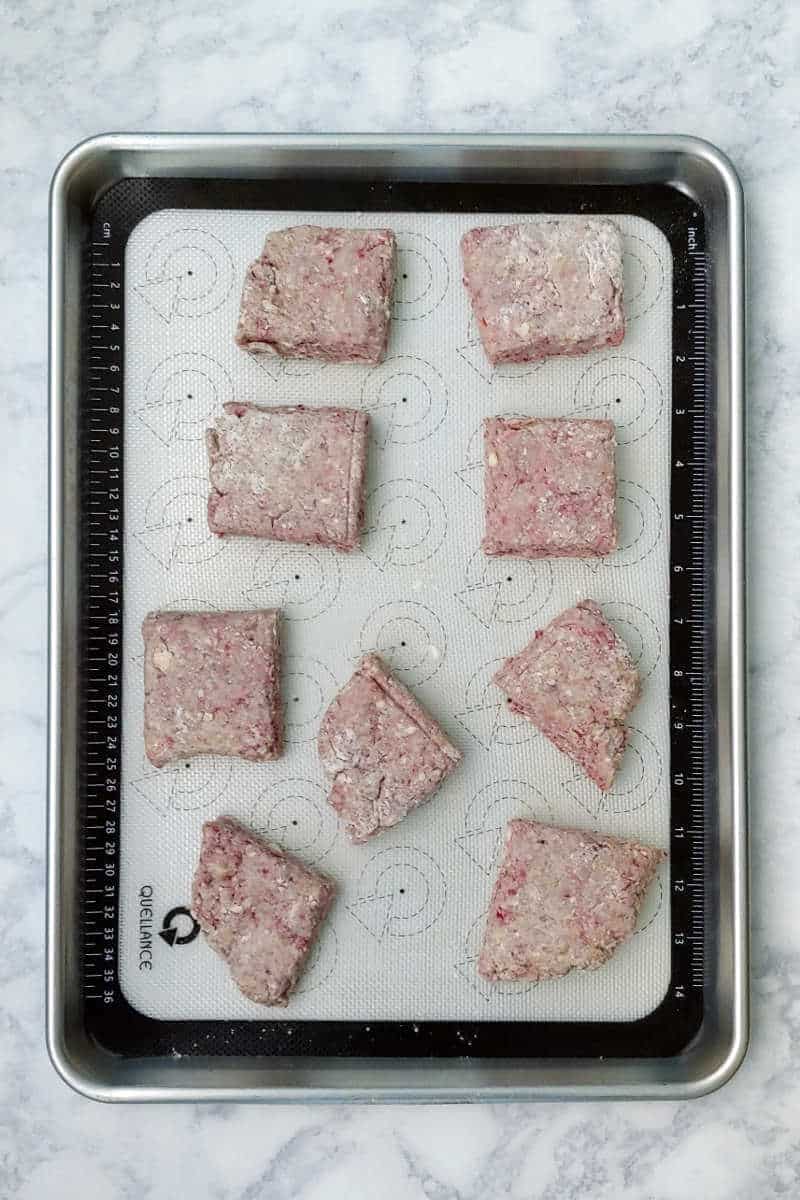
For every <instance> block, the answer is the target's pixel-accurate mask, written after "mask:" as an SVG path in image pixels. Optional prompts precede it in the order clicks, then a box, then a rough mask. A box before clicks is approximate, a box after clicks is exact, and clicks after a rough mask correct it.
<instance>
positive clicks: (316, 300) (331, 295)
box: [236, 225, 395, 363]
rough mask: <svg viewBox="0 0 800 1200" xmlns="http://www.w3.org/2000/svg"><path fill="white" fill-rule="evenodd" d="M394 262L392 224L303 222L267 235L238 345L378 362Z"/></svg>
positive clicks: (250, 277)
mask: <svg viewBox="0 0 800 1200" xmlns="http://www.w3.org/2000/svg"><path fill="white" fill-rule="evenodd" d="M394 266H395V238H394V233H393V232H392V231H391V229H325V228H321V227H319V226H316V225H298V226H295V227H294V228H292V229H281V230H279V231H278V232H276V233H270V234H268V235H267V239H266V241H265V242H264V249H263V250H262V252H261V257H260V258H258V259H256V261H255V262H254V263H253V264H252V265H251V266H250V267H249V269H248V272H247V277H246V279H245V282H244V291H243V292H242V306H241V310H240V313H239V326H238V329H237V330H236V342H237V345H239V346H242V347H243V348H244V349H245V350H259V351H266V352H268V353H272V354H280V355H283V356H285V357H288V358H321V359H326V360H327V361H328V362H365V363H378V362H380V361H381V359H382V358H383V356H384V354H385V352H386V344H387V342H388V340H389V320H390V317H391V308H392V288H393V286H394Z"/></svg>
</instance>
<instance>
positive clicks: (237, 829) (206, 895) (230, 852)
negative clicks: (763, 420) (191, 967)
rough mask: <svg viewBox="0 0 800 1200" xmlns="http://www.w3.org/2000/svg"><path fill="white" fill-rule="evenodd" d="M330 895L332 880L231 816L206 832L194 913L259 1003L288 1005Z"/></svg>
mask: <svg viewBox="0 0 800 1200" xmlns="http://www.w3.org/2000/svg"><path fill="white" fill-rule="evenodd" d="M334 893H335V888H334V885H333V884H332V883H331V881H330V880H329V879H326V878H325V877H324V876H323V875H318V874H317V872H316V871H312V870H310V868H308V867H306V866H304V865H303V864H302V863H301V862H298V860H297V859H296V858H293V857H292V856H291V855H289V854H285V853H283V851H281V850H277V849H275V848H274V847H272V846H269V845H268V844H267V843H266V842H265V841H263V840H262V839H261V838H259V837H257V836H256V835H255V834H253V833H250V832H249V831H248V830H247V829H244V828H243V827H242V826H241V825H239V824H238V822H236V821H234V820H233V819H232V818H231V817H220V818H219V819H218V820H216V821H207V822H206V823H205V825H204V826H203V841H202V845H201V848H200V859H199V861H198V864H197V870H196V872H195V876H194V885H193V888H192V912H193V913H194V916H195V918H196V920H197V922H198V924H199V925H200V928H201V929H202V930H203V933H204V934H205V935H206V938H207V940H208V943H209V945H211V946H212V947H213V948H214V950H216V952H217V953H218V954H219V955H221V956H222V958H224V959H225V961H226V963H227V964H228V968H229V970H230V973H231V976H232V977H233V980H234V982H235V983H236V986H237V987H238V988H239V989H240V990H241V991H242V992H244V994H245V996H247V997H248V998H249V999H250V1000H254V1001H255V1002H256V1003H257V1004H281V1005H283V1004H286V1002H287V1000H288V997H289V995H290V993H291V992H292V990H293V989H294V987H295V984H296V983H297V979H298V976H299V975H300V972H301V970H302V968H303V964H304V962H305V961H306V959H307V957H308V953H309V951H310V949H311V947H312V946H313V944H314V941H315V939H316V937H317V934H318V932H319V928H320V925H321V924H322V922H323V920H324V919H325V916H326V914H327V912H328V909H329V908H330V906H331V902H332V900H333V897H334Z"/></svg>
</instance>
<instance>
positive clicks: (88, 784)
mask: <svg viewBox="0 0 800 1200" xmlns="http://www.w3.org/2000/svg"><path fill="white" fill-rule="evenodd" d="M98 232H99V234H100V235H101V238H102V240H98V239H97V237H95V240H93V241H92V242H91V243H90V245H89V246H88V248H87V251H88V260H89V263H88V270H87V273H86V274H87V282H86V290H85V292H84V298H85V303H86V317H87V321H88V331H87V332H88V336H89V341H90V342H91V344H92V352H91V354H90V355H89V356H88V358H87V366H86V371H85V375H84V389H83V403H82V405H81V442H82V460H81V485H82V486H81V494H82V501H83V506H84V509H83V515H82V546H81V552H82V557H83V559H84V562H83V570H82V578H83V580H84V581H85V582H84V584H83V586H86V587H87V592H88V595H87V596H86V597H85V598H84V603H83V606H82V612H83V618H82V623H83V630H82V643H81V679H82V686H83V711H82V719H81V777H82V796H81V800H82V804H81V836H82V842H83V888H82V909H81V918H82V927H81V939H82V952H83V954H82V956H83V960H84V962H83V973H82V983H83V996H84V1000H85V1001H87V1002H90V1003H92V1004H99V1005H111V1004H113V1003H114V1001H115V999H116V998H117V995H118V992H117V907H118V894H119V878H118V860H119V793H120V705H121V682H122V646H121V637H122V633H121V630H122V575H121V571H122V564H121V558H122V449H123V415H122V386H123V385H122V376H123V365H124V358H123V355H124V339H123V334H124V327H123V324H124V323H123V305H122V291H123V275H122V258H121V255H120V256H119V257H118V256H117V255H116V253H115V250H114V246H113V238H112V227H111V225H110V223H109V222H104V223H103V225H102V226H101V228H100V230H99V231H98ZM98 342H100V343H101V344H100V345H98V344H97V343H98ZM98 941H99V943H100V945H99V946H98ZM98 959H99V960H100V961H99V962H98V961H97V960H98Z"/></svg>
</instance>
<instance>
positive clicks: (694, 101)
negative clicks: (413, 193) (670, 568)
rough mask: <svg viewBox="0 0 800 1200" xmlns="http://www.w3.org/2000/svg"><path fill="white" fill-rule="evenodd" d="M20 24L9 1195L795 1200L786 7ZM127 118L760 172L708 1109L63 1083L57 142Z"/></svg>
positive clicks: (3, 698)
mask: <svg viewBox="0 0 800 1200" xmlns="http://www.w3.org/2000/svg"><path fill="white" fill-rule="evenodd" d="M635 8H637V9H638V8H641V9H642V10H643V11H644V13H645V15H643V16H639V17H636V18H633V17H632V16H631V14H632V12H633V11H634V9H635ZM295 9H300V10H301V11H302V15H299V16H295V15H293V14H294V11H295ZM0 11H1V12H2V13H3V15H4V18H5V20H4V22H3V26H4V28H3V35H2V41H0V77H2V79H3V84H4V86H3V89H2V92H3V103H2V106H1V107H0V172H1V173H2V174H1V176H0V177H1V179H2V185H1V186H2V194H1V196H0V213H1V214H2V218H1V220H0V226H1V228H2V235H1V236H2V250H1V251H0V314H1V315H2V327H3V329H4V331H5V335H4V348H3V353H2V355H0V372H2V398H3V405H4V419H3V444H4V446H5V450H4V452H3V469H2V471H0V507H1V508H2V511H4V512H5V513H6V519H5V520H4V521H3V525H2V533H1V534H0V538H2V559H1V560H0V646H1V647H2V677H3V688H2V693H1V694H0V828H1V829H2V836H0V946H1V947H2V949H1V950H0V1064H2V1066H0V1196H15V1197H19V1198H20V1200H40V1198H45V1197H50V1196H52V1195H56V1194H57V1195H59V1196H60V1197H62V1200H70V1198H72V1197H76V1198H80V1200H86V1198H87V1197H94V1196H98V1197H99V1196H103V1197H107V1198H108V1200H112V1198H114V1200H116V1198H117V1197H120V1198H121V1197H133V1196H135V1197H136V1198H137V1200H151V1198H153V1200H155V1198H156V1197H159V1198H160V1197H165V1198H167V1197H169V1198H172V1197H177V1196H186V1195H193V1196H196V1197H198V1200H199V1198H200V1197H206V1196H208V1197H212V1196H213V1197H215V1198H219V1200H222V1198H229V1197H242V1198H244V1197H247V1198H255V1197H264V1198H268V1200H288V1198H290V1197H292V1198H293V1197H299V1198H302V1200H315V1198H317V1197H319V1198H322V1197H325V1198H326V1200H327V1198H330V1197H337V1198H338V1197H340V1196H342V1197H343V1196H347V1197H348V1200H360V1198H362V1197H364V1198H367V1197H370V1198H371V1197H373V1196H374V1195H375V1194H376V1193H377V1192H380V1194H381V1195H382V1196H385V1197H386V1200H394V1198H398V1200H400V1198H402V1200H405V1198H406V1197H409V1198H411V1197H418V1196H419V1197H427V1198H428V1200H459V1198H470V1200H472V1198H475V1200H492V1198H494V1197H501V1196H503V1197H518V1198H521V1200H522V1198H533V1197H541V1198H543V1200H545V1198H547V1200H570V1198H573V1197H574V1198H578V1197H580V1198H584V1197H588V1198H591V1200H595V1198H598V1200H600V1198H602V1200H618V1198H619V1197H623V1196H624V1197H632V1198H635V1200H651V1198H652V1200H673V1198H675V1200H678V1198H680V1200H683V1198H684V1197H685V1196H687V1195H693V1196H698V1197H702V1198H703V1200H765V1198H767V1197H772V1196H775V1197H786V1198H789V1197H795V1196H798V1195H800V1083H798V1076H799V1075H800V1071H799V1070H798V1068H800V923H798V919H797V911H798V905H799V903H800V883H799V882H798V880H799V879H800V873H798V871H797V866H796V863H797V857H798V850H800V807H798V800H797V794H796V793H795V788H796V787H797V786H798V783H799V782H800V780H799V779H798V777H799V776H800V738H798V736H797V732H796V730H797V718H798V708H799V707H800V684H798V676H799V675H800V662H799V661H798V659H799V658H800V655H798V645H800V589H799V588H798V583H799V582H800V566H799V565H798V564H800V557H798V553H797V542H798V538H799V537H800V511H799V510H798V498H799V496H800V491H799V490H798V477H799V476H800V445H799V444H798V429H800V424H799V423H798V420H797V417H796V406H797V380H798V378H800V352H798V338H797V327H798V324H800V299H798V293H797V288H796V287H793V286H792V285H793V282H794V281H796V278H797V273H796V263H797V261H798V258H799V257H800V236H799V235H798V232H797V230H798V224H797V220H796V209H797V196H798V194H800V165H798V164H800V154H798V150H800V145H799V144H798V124H799V121H798V115H797V114H798V112H800V75H799V74H798V64H800V12H798V9H797V6H796V5H795V4H793V3H792V2H791V0H727V2H725V0H718V2H716V3H715V2H713V0H651V2H650V3H649V4H647V5H641V6H639V5H634V4H633V3H632V2H626V0H616V2H614V0H611V2H609V3H598V2H595V0H529V2H528V3H512V2H505V3H503V2H502V0H496V2H490V3H483V4H478V3H475V2H471V3H461V4H457V3H445V2H443V0H397V2H396V3H395V4H393V5H383V4H379V3H375V2H373V0H351V2H350V3H349V4H346V3H338V4H326V3H324V2H323V0H305V2H304V3H303V4H302V5H300V6H295V5H291V4H284V5H278V4H269V3H261V2H258V0H239V2H238V3H236V4H234V5H231V6H225V5H219V4H211V3H209V2H208V0H191V2H190V0H175V2H174V3H170V4H162V3H156V0H139V3H137V4H135V5H134V4H126V5H113V4H109V3H107V0H96V2H92V0H82V2H81V0H77V2H75V0H73V2H72V3H66V4H55V3H53V2H52V0H31V2H30V3H27V4H22V3H16V2H15V0H5V2H4V3H2V4H0ZM492 64H494V65H492ZM109 128H118V129H131V130H163V129H168V130H297V129H299V130H326V129H327V130H345V129H356V130H362V129H369V130H410V131H429V130H452V129H458V130H480V131H483V130H503V131H526V130H570V131H583V130H585V131H648V130H649V131H663V132H669V133H671V132H692V133H697V134H701V135H704V136H706V137H708V138H710V139H712V140H713V141H715V142H717V143H718V144H719V145H721V146H722V147H723V148H724V149H725V150H727V151H728V153H729V154H730V155H731V156H732V158H733V160H734V162H735V163H736V164H737V166H738V167H739V170H740V171H741V174H742V176H743V179H744V182H745V185H746V188H747V193H748V198H749V205H750V220H751V260H752V272H751V289H752V290H751V307H750V314H751V318H750V338H751V382H750V396H749V418H750V421H749V447H750V482H751V492H750V523H751V531H752V532H751V559H750V576H751V581H752V583H751V591H750V614H751V684H752V691H751V696H752V725H753V734H754V736H753V759H752V810H753V812H752V847H753V860H754V872H753V885H754V889H753V890H754V895H753V900H754V914H753V950H754V975H753V995H754V1023H753V1025H754V1028H753V1040H752V1049H751V1052H750V1055H749V1057H748V1059H747V1061H746V1063H745V1065H744V1066H743V1067H742V1069H741V1071H740V1072H739V1074H738V1075H737V1076H736V1078H735V1079H734V1080H733V1081H732V1082H731V1083H730V1084H729V1085H728V1086H727V1087H726V1088H724V1089H723V1090H722V1091H721V1092H719V1093H718V1094H716V1095H715V1096H712V1097H710V1098H708V1099H705V1100H702V1101H698V1102H694V1103H692V1104H629V1105H614V1104H591V1105H585V1106H580V1105H573V1104H564V1105H539V1106H535V1105H534V1106H526V1107H512V1108H507V1107H499V1106H498V1107H472V1108H467V1107H458V1108H439V1109H434V1108H425V1109H419V1108H417V1109H414V1108H382V1109H355V1108H327V1109H326V1108H310V1107H309V1108H289V1107H285V1108H272V1109H264V1108H257V1107H238V1108H237V1107H233V1106H228V1107H223V1106H215V1107H206V1108H203V1107H193V1106H171V1107H167V1108H155V1107H153V1108H147V1107H143V1106H141V1107H125V1108H123V1107H108V1106H99V1105H96V1104H93V1103H91V1102H89V1101H86V1100H83V1099H81V1098H79V1097H78V1096H76V1095H74V1094H73V1093H72V1092H71V1091H69V1089H68V1088H67V1087H65V1086H64V1085H63V1084H61V1083H60V1082H59V1081H58V1079H57V1078H56V1077H55V1075H54V1073H53V1071H52V1068H51V1067H50V1065H49V1062H48V1061H47V1057H46V1054H45V1049H44V1037H43V977H42V969H43V968H42V964H43V948H42V941H43V937H42V929H43V894H44V893H43V889H44V878H43V861H44V856H43V841H44V801H43V795H44V738H45V726H44V716H43V713H44V686H45V631H44V622H45V487H46V483H45V371H46V364H45V348H46V339H45V279H46V270H45V262H46V259H45V255H46V207H47V185H48V181H49V178H50V175H51V173H52V170H53V168H54V166H55V164H56V162H57V161H58V159H59V157H60V156H61V155H62V154H63V153H64V151H65V150H66V149H67V148H68V147H70V146H71V145H72V144H73V143H75V142H76V141H78V140H79V139H81V138H84V137H86V136H88V135H90V134H93V133H96V132H99V131H102V130H106V129H109ZM378 1180H380V1184H379V1183H378Z"/></svg>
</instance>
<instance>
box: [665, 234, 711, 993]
mask: <svg viewBox="0 0 800 1200" xmlns="http://www.w3.org/2000/svg"><path fill="white" fill-rule="evenodd" d="M686 238H687V259H688V272H687V274H688V277H687V278H685V279H684V280H683V281H682V282H683V288H682V293H683V294H682V297H681V298H682V299H683V300H684V301H685V302H684V303H678V304H676V312H675V330H674V344H675V347H676V353H675V363H674V376H673V414H672V485H671V498H672V512H671V530H670V536H671V574H672V579H671V589H670V670H671V675H672V679H671V699H670V722H671V731H670V737H671V760H672V779H671V784H672V787H671V796H672V831H671V838H670V888H671V891H672V913H673V923H672V930H673V934H672V937H673V947H672V952H673V972H672V977H673V983H672V989H671V991H672V998H673V1000H674V1001H675V1003H676V1004H678V1005H686V1004H691V1003H693V1004H694V1006H695V1007H696V1008H701V1007H702V994H703V987H704V983H705V964H704V944H705V837H706V828H705V812H706V787H707V780H706V751H707V747H706V736H707V735H706V731H707V730H708V728H709V721H708V711H709V704H710V698H709V695H708V687H709V680H710V679H711V677H712V674H713V673H712V672H710V671H709V670H708V649H709V647H708V641H707V639H708V636H709V630H710V629H711V628H713V594H712V592H711V590H710V587H709V582H708V578H707V572H706V563H707V562H708V561H709V554H710V548H709V544H708V539H709V538H710V536H711V533H710V529H709V528H708V527H707V518H708V513H707V497H708V489H709V484H710V480H709V472H708V462H709V429H710V425H709V421H708V381H707V374H706V354H707V326H708V320H707V269H708V268H707V260H706V255H705V252H704V249H703V244H702V239H703V230H702V225H701V223H700V222H698V224H697V225H693V224H690V225H689V226H688V228H687V231H686ZM679 349H680V350H681V351H683V352H678V351H679ZM692 997H693V999H692Z"/></svg>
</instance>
